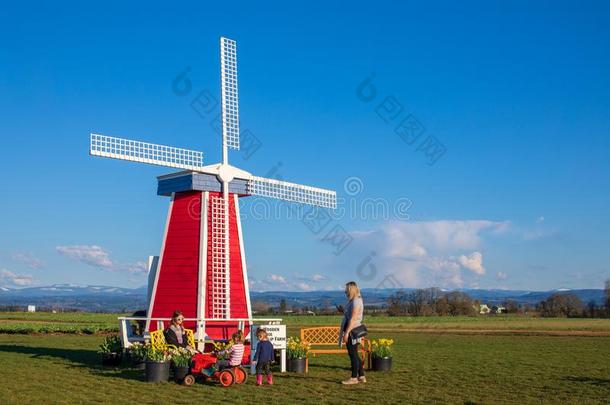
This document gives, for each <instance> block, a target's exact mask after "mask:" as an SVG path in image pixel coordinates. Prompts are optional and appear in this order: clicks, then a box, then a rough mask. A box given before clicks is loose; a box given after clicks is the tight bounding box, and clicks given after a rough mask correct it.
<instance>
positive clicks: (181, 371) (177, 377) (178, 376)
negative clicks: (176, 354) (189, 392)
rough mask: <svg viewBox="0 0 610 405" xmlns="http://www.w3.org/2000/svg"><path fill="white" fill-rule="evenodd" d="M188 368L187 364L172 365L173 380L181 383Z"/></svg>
mask: <svg viewBox="0 0 610 405" xmlns="http://www.w3.org/2000/svg"><path fill="white" fill-rule="evenodd" d="M190 370H191V368H190V367H189V366H174V381H176V382H177V383H179V384H181V383H182V381H184V378H185V377H186V376H187V375H188V373H189V371H190Z"/></svg>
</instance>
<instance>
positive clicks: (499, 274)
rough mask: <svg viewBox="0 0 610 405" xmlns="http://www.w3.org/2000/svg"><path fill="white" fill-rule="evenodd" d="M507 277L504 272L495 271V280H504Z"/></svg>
mask: <svg viewBox="0 0 610 405" xmlns="http://www.w3.org/2000/svg"><path fill="white" fill-rule="evenodd" d="M507 278H508V276H507V275H506V273H502V272H501V271H499V272H497V273H496V280H500V281H502V280H506V279H507Z"/></svg>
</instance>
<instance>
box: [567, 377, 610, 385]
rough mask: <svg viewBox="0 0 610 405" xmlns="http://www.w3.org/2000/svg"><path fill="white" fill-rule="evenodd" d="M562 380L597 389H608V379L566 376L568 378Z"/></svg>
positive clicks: (609, 380)
mask: <svg viewBox="0 0 610 405" xmlns="http://www.w3.org/2000/svg"><path fill="white" fill-rule="evenodd" d="M564 380H567V381H572V382H579V383H585V384H591V385H596V386H598V387H605V388H610V379H609V378H595V377H576V376H568V377H565V378H564Z"/></svg>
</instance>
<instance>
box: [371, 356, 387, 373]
mask: <svg viewBox="0 0 610 405" xmlns="http://www.w3.org/2000/svg"><path fill="white" fill-rule="evenodd" d="M390 370H392V358H391V357H377V356H373V371H390Z"/></svg>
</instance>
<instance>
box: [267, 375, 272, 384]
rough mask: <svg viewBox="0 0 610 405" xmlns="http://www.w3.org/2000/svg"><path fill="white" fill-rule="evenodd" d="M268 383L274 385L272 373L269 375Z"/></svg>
mask: <svg viewBox="0 0 610 405" xmlns="http://www.w3.org/2000/svg"><path fill="white" fill-rule="evenodd" d="M267 384H269V385H273V376H272V375H271V374H268V375H267Z"/></svg>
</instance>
